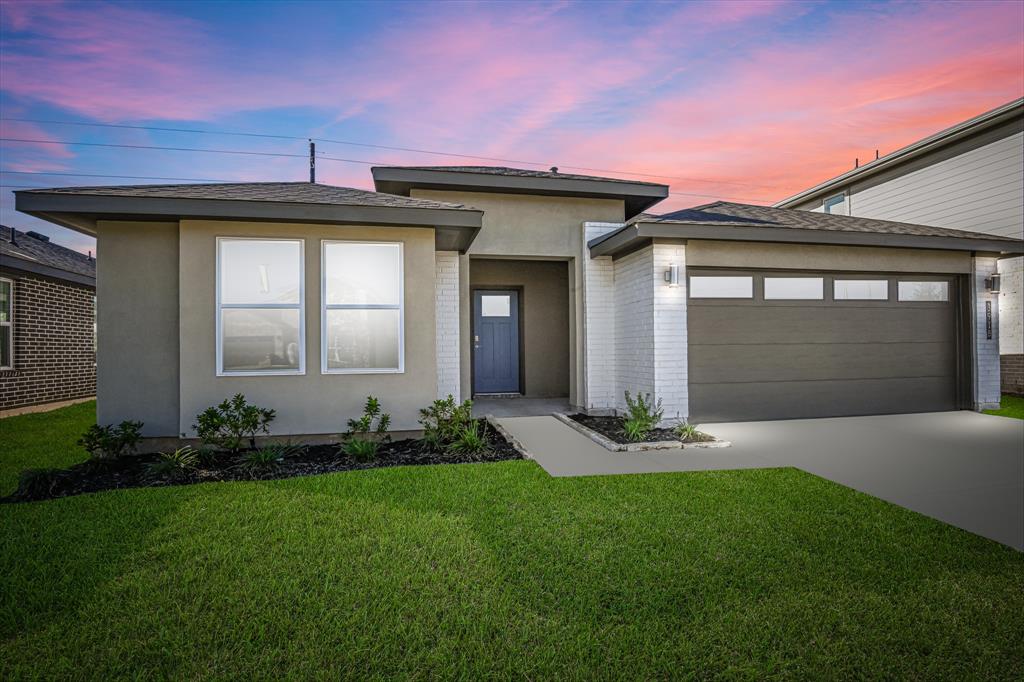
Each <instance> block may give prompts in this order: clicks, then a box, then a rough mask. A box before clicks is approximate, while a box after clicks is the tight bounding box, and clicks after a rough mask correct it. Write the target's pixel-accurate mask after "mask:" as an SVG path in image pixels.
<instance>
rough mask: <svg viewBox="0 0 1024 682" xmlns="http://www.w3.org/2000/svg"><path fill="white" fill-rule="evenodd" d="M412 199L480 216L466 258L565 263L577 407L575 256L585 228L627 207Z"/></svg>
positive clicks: (575, 201) (485, 196)
mask: <svg viewBox="0 0 1024 682" xmlns="http://www.w3.org/2000/svg"><path fill="white" fill-rule="evenodd" d="M411 195H412V196H413V197H417V198H421V199H433V200H435V201H452V202H456V203H461V204H465V205H466V206H470V207H472V208H476V209H480V210H482V211H484V218H483V227H482V228H481V230H480V233H479V234H478V235H477V237H476V240H475V241H474V242H473V245H472V246H471V247H470V248H469V251H468V255H469V256H493V257H498V258H540V259H543V258H549V259H558V260H563V259H564V260H568V261H569V262H570V263H571V265H570V267H571V268H572V273H573V276H572V277H571V278H570V281H569V287H570V294H569V324H570V331H569V401H570V402H571V403H572V404H574V405H575V404H577V396H578V395H582V394H583V387H582V385H581V382H582V381H583V376H584V372H583V357H584V354H583V351H582V348H581V347H580V344H581V341H580V340H581V339H582V338H583V330H582V325H583V319H582V315H579V314H578V312H577V311H580V310H582V306H583V299H582V296H583V287H582V285H581V282H582V277H583V271H582V267H581V265H580V263H579V255H580V254H581V253H582V252H583V246H582V245H583V241H582V240H583V223H585V222H588V221H589V222H622V221H623V220H624V218H625V204H624V202H622V201H619V200H616V199H579V198H572V197H547V196H534V195H526V194H500V193H492V192H456V191H448V190H426V189H416V190H413V191H412V193H411ZM460 260H461V266H462V267H461V268H460V270H461V272H460V277H462V278H463V279H464V280H465V281H462V282H461V286H460V288H461V296H460V298H461V301H460V303H461V321H460V328H461V330H462V332H461V334H462V348H461V353H460V357H461V363H462V394H463V395H464V396H469V395H471V394H472V385H471V383H470V365H471V363H472V355H471V350H472V349H471V346H470V337H469V329H470V315H471V308H470V304H471V301H470V297H469V279H470V277H471V274H470V268H471V267H472V259H471V258H467V257H463V258H462V259H460Z"/></svg>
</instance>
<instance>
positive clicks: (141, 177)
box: [0, 170, 231, 182]
mask: <svg viewBox="0 0 1024 682" xmlns="http://www.w3.org/2000/svg"><path fill="white" fill-rule="evenodd" d="M0 173H9V174H16V175H47V176H49V175H54V176H67V177H75V178H121V179H124V180H175V181H178V182H231V180H211V179H210V178H169V177H164V176H160V175H105V174H102V173H63V172H52V173H50V172H47V171H12V170H0Z"/></svg>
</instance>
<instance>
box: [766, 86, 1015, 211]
mask: <svg viewBox="0 0 1024 682" xmlns="http://www.w3.org/2000/svg"><path fill="white" fill-rule="evenodd" d="M1022 107H1024V98H1022V99H1016V100H1014V101H1012V102H1007V103H1006V104H1004V105H1003V106H1001V107H997V108H995V109H993V110H991V111H988V112H985V113H984V114H981V115H979V116H975V117H974V118H971V119H968V120H967V121H963V122H961V123H959V124H957V125H955V126H952V127H951V128H947V129H945V130H942V131H939V132H937V133H935V134H934V135H929V136H928V137H926V138H924V139H921V140H918V141H917V142H914V143H912V144H909V145H907V146H906V147H903V148H901V149H897V150H896V151H894V152H892V153H890V154H886V155H885V156H883V157H882V158H880V159H877V160H874V161H870V162H869V163H866V164H864V165H863V166H860V167H859V168H854V169H853V170H849V171H847V172H845V173H843V174H842V175H837V176H836V177H834V178H831V179H829V180H826V181H825V182H822V183H819V184H817V185H815V186H814V187H811V188H810V189H805V190H804V191H802V192H800V193H798V194H794V195H793V196H791V197H787V198H785V199H783V200H781V201H777V202H775V203H774V204H772V206H773V207H775V208H792V207H793V206H796V205H797V204H802V203H804V202H805V201H810V200H811V199H815V198H817V197H818V196H819V195H822V194H827V193H828V192H831V191H834V190H835V189H837V187H838V186H840V185H845V184H847V183H849V182H851V181H853V180H855V179H856V180H859V179H862V178H866V177H870V176H872V175H874V174H875V173H878V172H881V171H883V170H885V169H886V168H891V167H892V166H894V165H897V164H901V163H905V162H907V161H910V160H912V159H915V158H917V157H918V156H921V155H922V154H926V153H928V152H930V151H932V150H934V149H935V148H937V147H942V146H944V145H947V144H950V143H953V142H956V141H958V140H961V139H963V138H965V137H968V136H970V135H975V134H977V133H979V132H981V131H983V130H986V129H988V128H991V127H994V126H997V125H1000V124H1002V123H1005V122H1006V121H1008V120H1011V119H1013V118H1014V117H1016V116H1020V115H1021V109H1022Z"/></svg>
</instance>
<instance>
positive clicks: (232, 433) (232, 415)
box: [192, 393, 277, 452]
mask: <svg viewBox="0 0 1024 682" xmlns="http://www.w3.org/2000/svg"><path fill="white" fill-rule="evenodd" d="M275 416H277V413H276V412H275V411H274V410H268V409H266V408H263V407H257V406H256V405H250V404H249V403H247V402H246V401H245V396H244V395H242V394H241V393H236V394H235V397H233V398H230V399H228V400H225V401H224V402H222V403H221V404H220V405H215V406H213V407H208V408H206V409H205V410H203V411H202V412H200V413H199V414H198V415H196V423H195V424H193V425H192V428H193V429H195V431H196V433H197V434H198V435H199V438H200V439H201V440H202V441H203V443H206V444H207V445H216V446H217V447H221V448H225V449H227V450H230V451H231V452H238V451H239V450H241V449H242V445H243V444H244V443H245V441H246V440H248V441H249V447H250V448H252V449H253V450H255V449H256V434H257V433H270V422H272V421H274V417H275Z"/></svg>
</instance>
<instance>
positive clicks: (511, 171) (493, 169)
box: [377, 166, 663, 187]
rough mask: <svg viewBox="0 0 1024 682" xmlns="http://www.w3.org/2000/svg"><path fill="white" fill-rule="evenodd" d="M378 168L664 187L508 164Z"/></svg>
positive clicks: (656, 183)
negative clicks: (514, 166) (529, 168)
mask: <svg viewBox="0 0 1024 682" xmlns="http://www.w3.org/2000/svg"><path fill="white" fill-rule="evenodd" d="M377 168H396V169H401V170H421V171H443V172H448V173H480V174H483V175H504V176H508V177H515V178H551V179H561V180H595V181H598V182H618V183H625V184H629V185H649V186H652V187H662V186H663V185H662V183H658V182H645V181H643V180H623V179H621V178H607V177H601V176H598V175H577V174H574V173H561V172H559V173H552V172H551V171H539V170H528V169H525V168H509V167H508V166H377Z"/></svg>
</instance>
